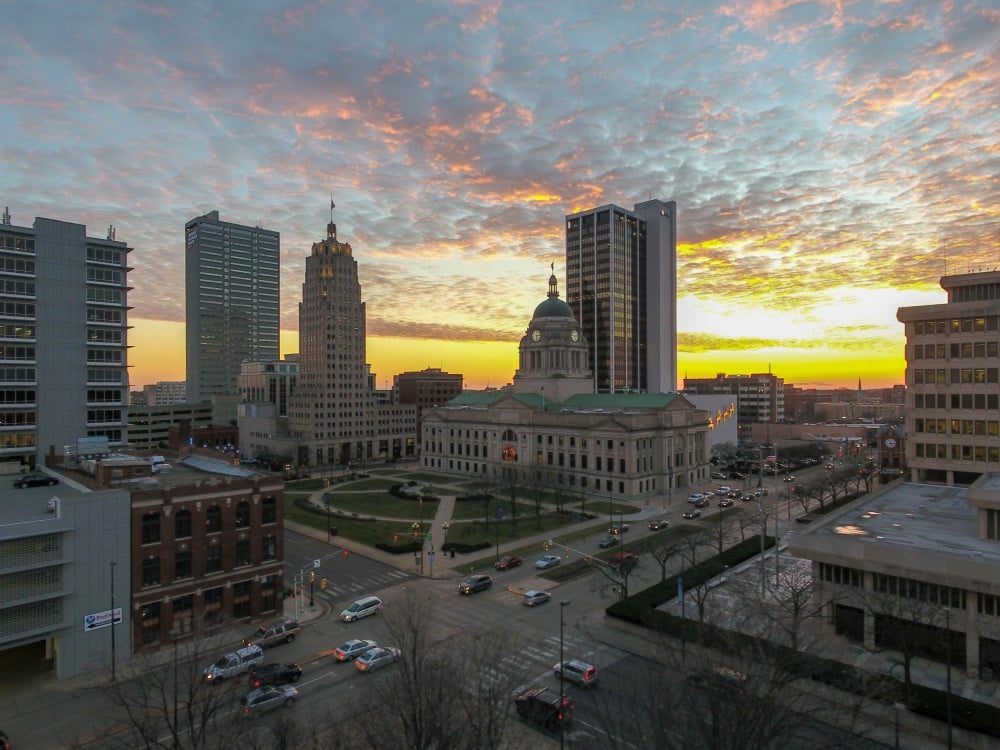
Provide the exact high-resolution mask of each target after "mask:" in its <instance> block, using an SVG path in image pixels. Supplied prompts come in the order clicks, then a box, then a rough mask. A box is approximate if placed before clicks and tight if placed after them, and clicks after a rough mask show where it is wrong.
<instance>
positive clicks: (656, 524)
mask: <svg viewBox="0 0 1000 750" xmlns="http://www.w3.org/2000/svg"><path fill="white" fill-rule="evenodd" d="M669 525H670V521H667V520H665V519H663V518H656V519H654V520H652V521H650V522H649V530H650V531H659V530H660V529H665V528H667V527H668V526H669Z"/></svg>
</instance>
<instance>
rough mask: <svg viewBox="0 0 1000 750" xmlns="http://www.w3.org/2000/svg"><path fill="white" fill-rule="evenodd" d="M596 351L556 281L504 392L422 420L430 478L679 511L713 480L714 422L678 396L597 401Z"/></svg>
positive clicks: (600, 396)
mask: <svg viewBox="0 0 1000 750" xmlns="http://www.w3.org/2000/svg"><path fill="white" fill-rule="evenodd" d="M588 352H589V344H588V342H587V339H586V337H585V336H584V335H583V332H582V331H581V329H580V325H579V323H578V322H577V319H576V317H575V316H574V314H573V310H572V308H571V307H570V306H569V305H568V304H567V303H566V302H564V301H563V300H561V299H559V290H558V285H557V282H556V277H555V274H553V275H552V276H550V277H549V292H548V297H547V298H546V299H545V300H544V301H542V303H541V304H539V305H538V307H536V308H535V312H534V315H533V316H532V319H531V323H530V324H529V325H528V328H527V330H526V331H525V334H524V336H523V337H522V338H521V343H520V345H519V364H518V370H517V372H516V373H515V374H514V382H513V385H512V386H511V387H509V388H508V389H505V390H489V391H466V392H464V393H462V395H460V396H459V397H457V398H455V399H453V400H451V401H449V402H448V403H447V404H445V405H443V406H440V407H436V408H434V409H430V410H427V411H425V412H424V416H423V422H422V429H421V462H422V465H423V466H424V467H425V468H427V469H433V470H434V471H440V472H443V473H445V474H455V475H460V476H467V477H470V478H474V477H478V478H480V479H482V480H483V482H484V483H486V484H496V485H500V486H510V485H512V484H517V485H521V486H525V487H532V488H538V489H547V490H549V491H551V492H557V493H560V492H561V493H565V494H572V495H583V496H601V497H605V496H616V495H617V496H620V497H628V498H646V499H648V498H652V497H654V496H655V497H663V498H664V499H665V500H666V501H667V502H668V503H669V502H671V501H672V493H673V490H675V489H677V490H679V491H681V492H684V491H686V488H687V487H689V486H691V485H693V484H694V483H696V482H698V481H701V480H703V479H705V478H707V477H708V472H709V463H708V459H709V451H710V448H709V437H708V432H709V421H708V413H707V412H706V411H704V410H701V409H697V408H696V407H695V406H694V405H693V404H692V403H691V402H690V401H688V400H687V399H686V398H685V397H684V396H682V395H681V394H678V393H634V392H629V393H595V392H594V379H593V374H592V372H591V370H590V368H589V367H588Z"/></svg>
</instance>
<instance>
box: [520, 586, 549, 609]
mask: <svg viewBox="0 0 1000 750" xmlns="http://www.w3.org/2000/svg"><path fill="white" fill-rule="evenodd" d="M551 598H552V594H550V593H549V592H548V591H542V590H541V589H528V590H527V591H525V592H524V595H523V598H522V599H521V604H523V605H524V606H525V607H534V606H535V605H536V604H545V602H547V601H548V600H549V599H551Z"/></svg>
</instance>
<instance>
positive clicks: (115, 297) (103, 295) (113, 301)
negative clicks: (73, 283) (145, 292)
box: [87, 287, 125, 305]
mask: <svg viewBox="0 0 1000 750" xmlns="http://www.w3.org/2000/svg"><path fill="white" fill-rule="evenodd" d="M124 301H125V291H124V290H123V289H106V288H104V287H87V302H89V303H92V304H97V305H121V304H123V303H124Z"/></svg>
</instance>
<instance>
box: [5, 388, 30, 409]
mask: <svg viewBox="0 0 1000 750" xmlns="http://www.w3.org/2000/svg"><path fill="white" fill-rule="evenodd" d="M34 403H35V392H34V391H33V390H19V389H6V388H4V389H0V404H18V405H20V406H28V405H31V404H34Z"/></svg>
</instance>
